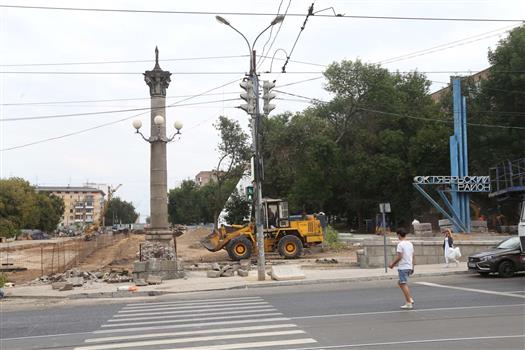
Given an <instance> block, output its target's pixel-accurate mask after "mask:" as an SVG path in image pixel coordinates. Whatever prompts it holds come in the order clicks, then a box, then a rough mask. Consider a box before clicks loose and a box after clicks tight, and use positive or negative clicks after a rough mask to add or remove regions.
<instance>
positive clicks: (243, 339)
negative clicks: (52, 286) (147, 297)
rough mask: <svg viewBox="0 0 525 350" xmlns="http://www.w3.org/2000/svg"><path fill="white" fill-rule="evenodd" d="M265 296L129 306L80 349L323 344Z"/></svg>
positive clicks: (205, 349)
mask: <svg viewBox="0 0 525 350" xmlns="http://www.w3.org/2000/svg"><path fill="white" fill-rule="evenodd" d="M289 321H290V319H289V318H286V317H283V316H282V313H280V312H279V310H277V309H275V307H273V306H272V305H271V304H269V303H267V302H266V301H264V300H263V299H262V298H259V297H245V298H238V299H236V298H224V299H202V300H186V301H176V302H157V303H151V304H149V303H140V304H139V303H135V304H128V305H126V306H125V307H124V308H123V309H122V310H120V311H119V312H118V313H117V314H116V315H115V316H114V317H113V318H112V319H110V320H108V322H107V323H106V324H103V325H102V326H101V328H102V329H100V330H98V331H95V332H93V337H91V338H90V339H86V340H85V344H84V345H83V346H79V347H76V348H75V349H76V350H105V349H165V350H167V349H168V348H173V347H175V348H176V349H177V350H235V349H253V348H257V349H261V350H262V349H282V348H283V347H285V346H292V345H304V344H312V343H317V341H316V340H315V339H313V338H311V337H309V336H308V334H307V333H306V332H305V331H304V330H302V329H299V327H298V326H297V325H295V324H293V323H290V322H289Z"/></svg>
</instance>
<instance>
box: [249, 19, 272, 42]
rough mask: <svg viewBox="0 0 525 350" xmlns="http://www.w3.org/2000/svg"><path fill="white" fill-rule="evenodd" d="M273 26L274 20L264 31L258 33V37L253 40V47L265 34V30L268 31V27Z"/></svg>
mask: <svg viewBox="0 0 525 350" xmlns="http://www.w3.org/2000/svg"><path fill="white" fill-rule="evenodd" d="M272 26H273V22H272V23H271V24H270V25H269V26H268V27H266V28H264V30H263V31H262V32H260V33H259V35H257V37H256V38H255V40H254V41H253V44H252V48H254V47H255V43H256V42H257V40H258V39H259V38H260V37H261V35H263V34H264V32H266V31H267V30H268V29H270V27H272Z"/></svg>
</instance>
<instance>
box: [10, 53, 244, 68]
mask: <svg viewBox="0 0 525 350" xmlns="http://www.w3.org/2000/svg"><path fill="white" fill-rule="evenodd" d="M246 57H250V56H249V55H229V56H206V57H183V58H165V59H162V61H163V62H173V61H199V60H217V59H227V58H246ZM148 62H152V60H151V59H149V60H127V61H91V62H90V61H87V62H61V63H16V64H0V67H28V66H29V67H30V66H80V65H96V64H123V63H148Z"/></svg>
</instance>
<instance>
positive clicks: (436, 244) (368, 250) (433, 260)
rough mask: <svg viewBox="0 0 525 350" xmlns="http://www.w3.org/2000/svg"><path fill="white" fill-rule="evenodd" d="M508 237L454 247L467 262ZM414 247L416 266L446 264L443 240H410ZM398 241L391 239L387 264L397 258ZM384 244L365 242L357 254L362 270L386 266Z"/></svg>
mask: <svg viewBox="0 0 525 350" xmlns="http://www.w3.org/2000/svg"><path fill="white" fill-rule="evenodd" d="M505 238H507V237H497V238H494V239H493V238H488V239H484V240H475V241H474V240H463V241H456V240H455V241H454V246H456V247H459V248H460V250H461V255H462V257H461V258H460V259H459V260H460V261H466V259H467V258H468V256H469V255H473V254H475V253H479V252H482V251H485V250H487V249H489V248H491V247H493V246H495V245H497V244H498V243H499V242H501V241H502V240H504V239H505ZM409 241H411V242H412V244H413V245H414V258H415V263H416V265H423V264H441V263H443V264H444V263H445V258H444V255H443V242H442V241H441V240H439V241H438V240H433V241H428V240H415V239H409ZM397 243H398V240H397V239H389V240H388V241H387V246H386V255H387V264H388V263H390V262H391V261H392V260H393V259H394V258H395V256H396V246H397ZM383 249H384V248H383V242H382V241H379V240H374V241H372V240H364V241H363V242H362V243H361V249H360V250H359V251H358V253H357V262H358V264H359V267H361V268H377V267H382V266H384V253H383Z"/></svg>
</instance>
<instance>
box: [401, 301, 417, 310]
mask: <svg viewBox="0 0 525 350" xmlns="http://www.w3.org/2000/svg"><path fill="white" fill-rule="evenodd" d="M401 308H402V309H403V310H411V309H413V308H414V304H412V303H406V304H405V305H403V306H401Z"/></svg>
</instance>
